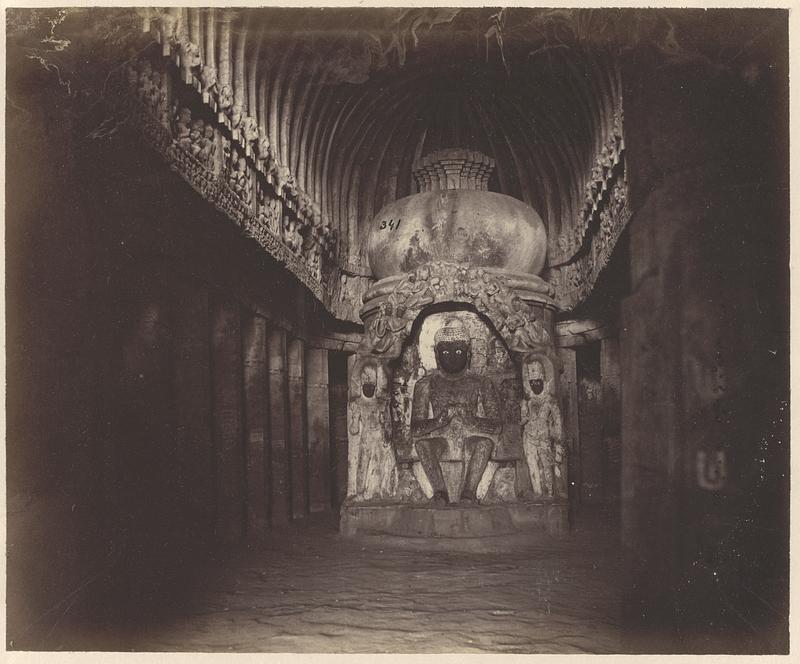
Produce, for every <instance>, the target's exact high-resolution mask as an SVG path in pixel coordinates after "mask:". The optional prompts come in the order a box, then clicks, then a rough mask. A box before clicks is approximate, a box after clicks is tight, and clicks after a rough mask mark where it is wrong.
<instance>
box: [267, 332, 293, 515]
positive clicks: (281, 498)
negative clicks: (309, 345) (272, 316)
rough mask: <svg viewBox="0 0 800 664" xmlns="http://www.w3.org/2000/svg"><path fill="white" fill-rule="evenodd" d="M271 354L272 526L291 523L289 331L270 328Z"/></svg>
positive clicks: (268, 344)
mask: <svg viewBox="0 0 800 664" xmlns="http://www.w3.org/2000/svg"><path fill="white" fill-rule="evenodd" d="M267 350H268V355H269V439H270V456H271V461H272V463H271V470H272V473H271V477H270V487H271V498H270V518H271V523H272V525H273V526H284V525H286V524H287V523H289V519H290V510H289V504H290V503H289V487H290V484H289V452H288V450H289V447H288V443H287V437H288V426H289V422H288V417H289V409H288V403H289V384H288V380H287V374H286V332H285V331H284V330H281V329H279V328H271V329H270V330H269V334H268V336H267Z"/></svg>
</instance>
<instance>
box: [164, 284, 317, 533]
mask: <svg viewBox="0 0 800 664" xmlns="http://www.w3.org/2000/svg"><path fill="white" fill-rule="evenodd" d="M170 309H171V311H169V312H168V321H167V322H168V326H169V328H170V329H171V334H170V337H171V341H170V343H169V349H168V351H167V354H168V355H170V356H171V358H170V359H169V360H167V361H166V364H167V365H168V366H169V365H171V368H170V369H168V370H169V371H170V372H171V373H172V376H171V382H172V384H173V385H174V388H173V394H172V399H171V400H172V404H171V406H172V411H173V413H172V415H171V416H170V417H171V419H172V421H173V423H174V424H173V427H174V429H173V431H172V435H171V436H170V437H171V438H172V440H169V439H167V440H165V441H164V442H165V443H166V444H170V445H175V446H176V457H175V463H174V466H173V468H174V472H175V474H176V477H175V483H176V485H177V487H178V490H179V491H180V492H182V493H183V494H184V495H185V496H189V497H191V498H192V499H193V500H195V501H196V503H197V505H198V507H199V512H200V513H197V512H196V513H195V515H194V516H195V518H196V521H195V522H196V523H198V525H199V526H203V527H206V526H207V527H208V528H209V529H210V531H211V532H213V536H214V537H215V538H216V539H219V540H221V541H237V540H240V539H242V538H244V537H245V536H251V535H255V536H257V535H258V534H259V533H263V532H264V531H266V530H267V529H269V528H270V527H280V526H283V525H286V524H288V523H290V522H291V521H292V520H295V519H302V518H303V517H305V516H306V515H308V514H310V513H311V512H320V511H324V510H327V509H330V508H331V507H332V491H331V462H330V450H331V440H330V417H329V396H328V392H329V388H328V351H327V350H326V349H323V348H315V347H313V346H310V345H309V344H308V343H307V342H306V341H304V340H303V339H300V338H296V337H294V336H292V335H291V334H290V333H288V332H287V331H286V330H285V329H282V328H281V327H279V326H277V325H275V324H272V323H271V322H270V321H268V320H267V319H266V318H264V317H262V316H261V315H258V314H256V313H254V312H252V311H251V310H249V309H248V308H246V307H244V306H243V305H241V304H240V303H239V302H238V301H236V300H234V299H232V298H229V297H227V296H224V295H220V294H214V293H211V294H209V293H208V291H206V290H205V289H204V288H182V289H181V292H180V293H179V294H178V296H177V298H175V300H174V301H173V303H172V306H171V307H170Z"/></svg>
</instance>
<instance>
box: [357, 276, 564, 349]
mask: <svg viewBox="0 0 800 664" xmlns="http://www.w3.org/2000/svg"><path fill="white" fill-rule="evenodd" d="M516 280H517V281H518V280H519V275H516ZM528 281H529V282H530V283H528V284H527V288H526V289H525V292H526V293H527V295H528V298H535V299H536V301H537V302H538V303H539V304H541V305H543V306H546V307H549V308H553V309H555V304H554V303H553V301H552V300H551V299H550V297H549V293H550V292H551V290H550V287H549V284H547V283H546V282H544V281H542V280H541V279H539V278H538V277H534V276H533V275H530V278H529V279H528ZM517 290H518V289H516V288H512V287H510V286H509V284H508V283H507V282H506V280H505V279H504V277H503V275H502V274H499V273H498V272H496V271H492V270H487V269H485V268H468V267H464V266H463V265H457V264H455V263H447V262H441V261H436V262H432V263H427V264H425V265H422V266H420V267H418V268H417V269H416V270H414V272H411V273H409V274H404V275H402V276H401V277H399V278H397V277H389V278H388V279H384V280H382V281H380V282H378V283H377V284H375V285H374V286H373V287H372V288H370V290H369V291H367V293H366V294H365V296H364V301H365V304H364V308H363V309H362V312H361V316H362V318H363V319H364V324H365V332H364V341H363V343H362V348H361V351H362V352H367V353H371V354H374V355H379V356H385V357H397V356H398V355H399V353H400V349H401V346H402V343H403V341H404V340H405V338H406V337H407V336H408V334H409V333H410V332H411V327H412V325H413V324H414V321H415V320H416V318H417V317H418V315H419V314H420V312H421V311H422V310H423V309H424V308H425V307H427V306H429V305H431V304H437V303H440V302H462V303H466V304H471V305H473V306H474V307H475V308H476V309H477V310H478V311H479V312H480V313H481V314H483V315H485V316H486V317H487V318H488V319H489V320H490V321H491V322H492V324H493V325H494V326H495V329H496V330H497V332H498V333H499V334H500V336H501V337H503V339H504V341H505V342H506V344H507V345H508V347H509V349H510V350H512V351H514V352H517V353H522V354H526V353H530V352H534V351H541V350H542V349H546V348H549V347H552V343H553V342H552V338H551V333H550V331H548V329H547V328H546V326H545V324H544V322H543V321H541V320H539V319H537V318H536V315H535V314H534V311H533V309H532V308H531V307H530V305H529V304H528V303H527V302H526V301H525V300H523V298H522V297H520V295H519V294H518V292H517ZM533 293H536V294H535V295H533Z"/></svg>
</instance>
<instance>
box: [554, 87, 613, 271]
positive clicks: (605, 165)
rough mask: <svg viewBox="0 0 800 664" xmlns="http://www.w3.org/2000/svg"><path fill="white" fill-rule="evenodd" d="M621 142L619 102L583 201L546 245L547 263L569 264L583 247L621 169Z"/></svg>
mask: <svg viewBox="0 0 800 664" xmlns="http://www.w3.org/2000/svg"><path fill="white" fill-rule="evenodd" d="M624 151H625V138H624V135H623V114H622V100H619V102H618V104H617V110H616V111H614V116H613V121H612V123H611V126H610V127H608V129H607V130H606V134H605V137H604V138H603V143H602V148H601V149H600V152H599V153H598V154H597V156H596V157H595V160H594V166H593V167H592V170H591V172H590V173H589V175H588V176H587V178H586V182H585V184H584V187H583V192H584V196H583V201H582V204H581V206H580V210H579V212H578V214H577V215H576V217H575V223H574V225H571V226H570V227H569V228H567V229H566V230H565V231H564V232H562V233H561V234H560V235H559V236H558V237H556V238H554V240H555V242H551V245H550V258H549V263H550V265H551V266H559V265H562V264H565V263H568V262H570V261H571V260H573V259H574V258H575V256H576V254H577V253H578V252H580V250H581V248H582V247H583V246H584V244H585V243H586V236H587V233H588V232H589V228H590V226H591V224H592V220H593V219H594V217H595V215H596V214H597V213H598V212H599V211H600V209H601V208H602V206H603V202H604V199H605V198H606V192H607V191H608V190H609V189H610V188H612V187H613V184H614V182H615V181H616V180H617V177H618V174H619V171H620V170H621V169H623V168H624V161H623V160H624Z"/></svg>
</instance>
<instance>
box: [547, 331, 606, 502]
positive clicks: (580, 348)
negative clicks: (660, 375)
mask: <svg viewBox="0 0 800 664" xmlns="http://www.w3.org/2000/svg"><path fill="white" fill-rule="evenodd" d="M558 355H559V358H560V360H561V407H562V417H563V421H564V438H565V440H566V442H567V444H568V449H569V478H570V494H569V495H570V501H571V503H572V504H573V505H574V506H575V507H579V506H580V505H581V504H582V503H584V502H586V503H599V502H603V503H607V504H610V505H611V506H613V504H614V503H615V502H616V501H617V500H618V499H619V490H620V473H621V438H620V417H621V401H620V365H619V340H618V338H617V337H615V336H607V337H603V338H600V339H594V340H587V341H583V342H581V344H580V345H576V346H562V347H560V348H559V349H558ZM581 356H582V357H581ZM593 356H596V357H593ZM587 360H588V361H587ZM593 360H596V363H597V366H596V371H591V370H590V371H586V368H585V366H586V365H587V364H589V365H591V364H592V361H593ZM581 379H583V380H585V381H588V382H589V383H590V384H593V385H595V386H596V387H597V388H599V389H597V391H596V392H594V393H593V394H590V395H589V398H588V399H587V394H586V390H585V389H581V385H580V381H581ZM590 400H591V402H590ZM598 485H599V486H598ZM593 487H596V490H593Z"/></svg>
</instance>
